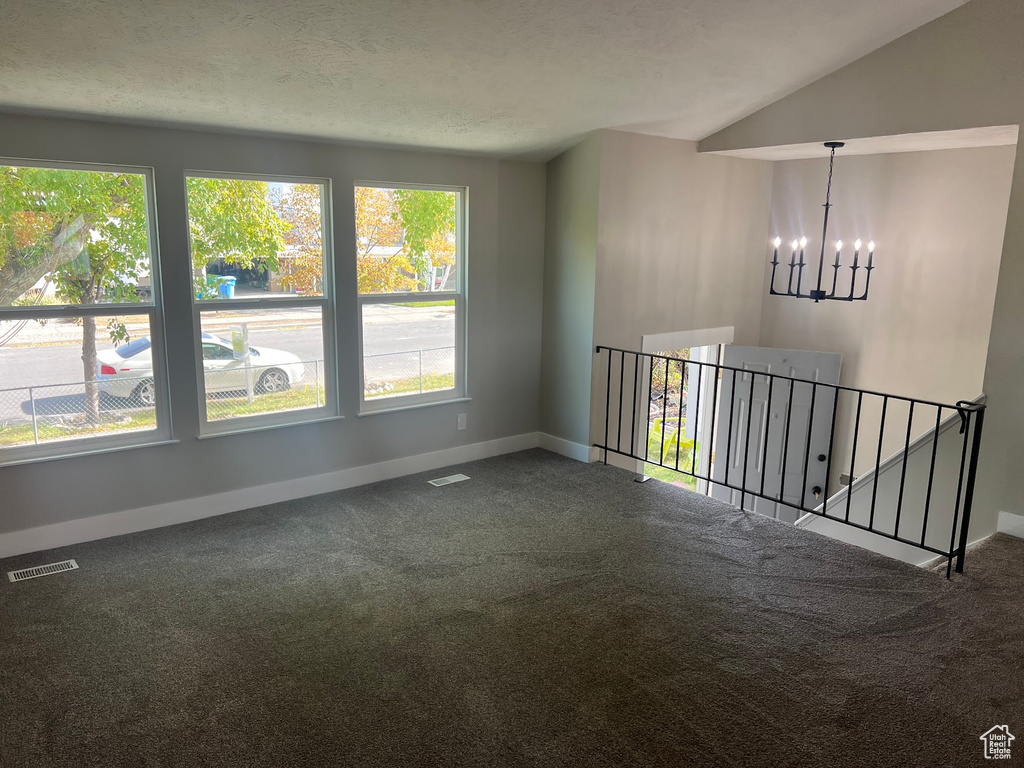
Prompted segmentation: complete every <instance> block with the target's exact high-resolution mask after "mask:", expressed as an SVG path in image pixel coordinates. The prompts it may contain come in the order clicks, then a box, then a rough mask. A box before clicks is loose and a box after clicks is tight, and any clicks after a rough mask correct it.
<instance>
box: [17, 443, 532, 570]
mask: <svg viewBox="0 0 1024 768" xmlns="http://www.w3.org/2000/svg"><path fill="white" fill-rule="evenodd" d="M538 445H540V436H539V434H538V433H537V432H527V433H525V434H522V435H513V436H512V437H502V438H498V439H497V440H488V441H486V442H482V443H471V444H469V445H460V446H456V447H454V448H445V449H443V450H440V451H432V452H430V453H421V454H417V455H415V456H407V457H405V458H401V459H392V460H391V461H382V462H379V463H377V464H365V465H363V466H361V467H352V468H350V469H342V470H338V471H336V472H327V473H325V474H322V475H313V476H312V477H300V478H296V479H294V480H284V481H282V482H279V483H268V484H267V485H259V486H252V487H249V488H241V489H238V490H233V491H224V492H222V493H215V494H212V495H210V496H201V497H198V498H193V499H183V500H181V501H172V502H168V503H166V504H154V505H153V506H149V507H141V508H138V509H129V510H125V511H123V512H111V513H109V514H105V515H96V516H94V517H84V518H80V519H78V520H69V521H67V522H64V523H53V524H52V525H41V526H39V527H37V528H28V529H25V530H21V531H12V532H10V533H4V534H0V557H11V556H13V555H21V554H25V553H27V552H38V551H42V550H45V549H52V548H54V547H66V546H70V545H72V544H81V543H83V542H86V541H94V540H96V539H106V538H109V537H111V536H122V535H124V534H127V533H138V532H139V531H146V530H149V529H151V528H162V527H164V526H167V525H175V524H177V523H187V522H191V521H193V520H201V519H203V518H205V517H214V516H217V515H224V514H227V513H229V512H239V511H241V510H244V509H252V508H253V507H260V506H263V505H266V504H276V503H278V502H281V501H289V500H291V499H301V498H304V497H306V496H313V495H316V494H318V493H329V492H330V491H340V490H343V489H345V488H354V487H355V486H358V485H366V484H367V483H376V482H378V481H380V480H390V479H392V478H395V477H402V476H404V475H412V474H416V473H418V472H428V471H431V470H435V469H441V468H442V467H449V466H452V465H455V464H463V463H465V462H467V461H476V460H477V459H486V458H489V457H491V456H499V455H501V454H504V453H514V452H516V451H524V450H526V449H528V448H536V447H537V446H538Z"/></svg>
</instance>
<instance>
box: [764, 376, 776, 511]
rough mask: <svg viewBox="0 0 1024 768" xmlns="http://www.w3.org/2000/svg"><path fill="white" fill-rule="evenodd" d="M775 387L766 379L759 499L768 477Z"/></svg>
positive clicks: (773, 380)
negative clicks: (769, 440)
mask: <svg viewBox="0 0 1024 768" xmlns="http://www.w3.org/2000/svg"><path fill="white" fill-rule="evenodd" d="M774 386H775V377H774V376H769V377H768V400H767V402H766V403H765V408H764V446H763V450H762V451H761V497H762V498H764V481H765V478H766V477H768V438H769V437H771V428H772V419H771V416H772V389H773V387H774Z"/></svg>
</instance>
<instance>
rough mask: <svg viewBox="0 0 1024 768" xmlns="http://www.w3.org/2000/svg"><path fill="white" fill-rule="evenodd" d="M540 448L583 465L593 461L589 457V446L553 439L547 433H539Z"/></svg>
mask: <svg viewBox="0 0 1024 768" xmlns="http://www.w3.org/2000/svg"><path fill="white" fill-rule="evenodd" d="M540 447H541V448H543V449H544V450H546V451H551V452H552V453H557V454H560V455H562V456H568V457H569V458H570V459H576V461H582V462H584V463H586V462H590V461H593V460H594V459H593V458H592V456H591V454H592V451H593V449H591V447H590V446H588V445H582V444H580V443H574V442H571V441H570V440H566V439H564V438H561V437H555V436H554V435H549V434H548V433H547V432H541V433H540Z"/></svg>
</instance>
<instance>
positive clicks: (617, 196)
mask: <svg viewBox="0 0 1024 768" xmlns="http://www.w3.org/2000/svg"><path fill="white" fill-rule="evenodd" d="M771 180H772V164H771V163H768V162H764V161H758V160H740V159H736V158H731V157H719V156H714V155H700V154H698V152H697V143H696V142H693V141H681V140H679V139H666V138H661V137H657V136H645V135H642V134H637V133H627V132H624V131H604V132H603V133H602V144H601V194H600V206H599V218H598V247H597V282H596V289H595V311H594V341H595V343H597V344H605V345H607V346H611V347H619V348H623V349H630V350H633V349H641V348H642V339H643V337H644V336H645V335H648V334H657V333H669V332H675V331H696V330H701V329H705V328H722V327H726V326H733V327H735V329H736V335H735V341H736V343H737V344H756V343H757V339H758V334H759V332H760V321H761V301H762V298H763V294H762V279H761V273H760V271H759V270H758V269H757V268H752V265H756V264H758V260H759V258H760V256H761V253H762V252H763V250H764V242H765V233H766V232H767V229H768V213H769V208H770V203H771ZM604 365H607V362H606V360H604V359H602V365H599V366H597V367H596V368H595V370H594V373H593V383H592V389H591V391H592V392H593V393H594V397H593V402H594V408H593V411H592V415H591V419H592V422H591V432H592V434H593V435H594V437H595V438H599V437H600V436H602V435H603V432H604V422H605V412H604V411H605V400H606V397H605V390H606V388H607V368H605V367H603V366H604ZM628 365H629V363H628V362H627V367H628ZM618 366H619V363H618V359H617V358H616V359H615V361H613V371H612V373H613V379H614V378H617V376H618V374H617V373H616V372H617V371H618V370H619V367H618ZM641 378H643V377H642V376H641ZM612 390H613V391H612V396H613V398H615V397H618V388H617V386H613V387H612ZM626 391H627V395H626V396H627V397H629V394H628V393H630V392H631V390H629V389H628V388H627V389H626ZM613 415H614V411H613ZM626 419H627V421H626V422H625V424H624V425H623V429H624V430H628V428H629V422H628V415H627V416H626Z"/></svg>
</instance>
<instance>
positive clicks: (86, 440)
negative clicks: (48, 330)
mask: <svg viewBox="0 0 1024 768" xmlns="http://www.w3.org/2000/svg"><path fill="white" fill-rule="evenodd" d="M0 165H2V166H8V167H16V168H44V169H50V170H57V171H61V170H67V171H93V172H101V173H102V172H105V173H125V174H134V175H138V176H141V177H142V184H143V191H144V198H145V214H146V239H147V243H148V252H149V276H150V278H149V279H150V296H151V299H150V301H149V302H117V303H103V304H85V305H82V304H58V305H53V304H51V305H46V306H36V307H0V321H17V320H34V319H62V318H63V319H67V318H78V317H86V316H92V317H110V316H113V315H118V316H144V317H147V319H148V321H149V338H150V341H151V348H150V359H151V360H152V363H153V385H154V386H155V388H156V405H155V406H154V413H155V416H156V427H154V428H153V429H140V430H133V431H130V432H115V433H109V434H100V435H94V436H85V437H79V438H73V439H70V440H53V441H48V442H42V443H33V444H31V445H23V446H11V447H8V448H0V466H8V465H12V464H23V463H27V462H32V461H41V460H49V459H59V458H70V457H73V456H84V455H89V454H92V453H102V452H107V451H113V450H122V449H125V448H133V447H145V446H150V445H155V444H161V443H168V442H172V441H173V435H172V423H171V399H170V384H169V379H168V364H167V345H166V342H165V335H164V306H163V280H162V273H161V263H160V244H159V238H158V234H157V231H158V227H157V207H156V181H155V172H154V169H153V168H152V167H151V166H139V165H123V164H118V163H81V162H68V161H63V160H39V159H31V158H12V157H0ZM19 389H23V387H20V388H19Z"/></svg>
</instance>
